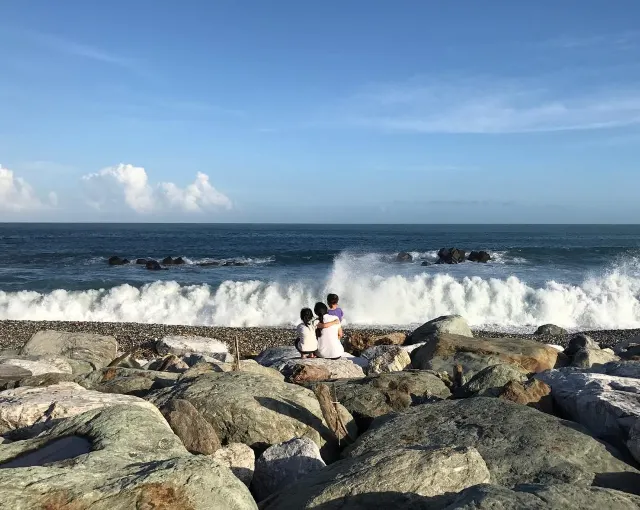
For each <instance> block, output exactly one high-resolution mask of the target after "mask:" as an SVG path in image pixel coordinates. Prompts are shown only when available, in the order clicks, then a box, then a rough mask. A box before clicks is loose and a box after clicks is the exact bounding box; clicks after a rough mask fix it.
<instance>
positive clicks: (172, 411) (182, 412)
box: [160, 399, 221, 455]
mask: <svg viewBox="0 0 640 510" xmlns="http://www.w3.org/2000/svg"><path fill="white" fill-rule="evenodd" d="M160 411H161V412H162V415H163V416H164V417H165V419H166V420H167V423H168V424H169V426H170V427H171V430H173V432H175V434H176V436H178V437H179V438H180V439H181V440H182V444H184V446H185V448H186V449H187V450H189V451H190V452H191V453H200V454H202V455H211V454H212V453H214V452H215V451H216V450H218V449H219V448H220V446H221V445H220V439H218V435H217V434H216V431H215V430H214V429H213V427H212V426H211V425H210V424H209V422H208V421H207V420H205V419H204V418H203V417H202V416H200V413H198V410H197V409H196V408H195V407H193V406H192V405H191V403H189V402H188V401H187V400H180V399H176V400H170V401H169V402H167V403H166V404H165V405H164V406H163V407H162V408H161V409H160Z"/></svg>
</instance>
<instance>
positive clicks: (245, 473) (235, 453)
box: [211, 443, 256, 487]
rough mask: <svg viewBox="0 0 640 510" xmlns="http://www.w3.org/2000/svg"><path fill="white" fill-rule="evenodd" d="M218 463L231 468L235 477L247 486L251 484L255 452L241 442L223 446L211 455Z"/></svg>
mask: <svg viewBox="0 0 640 510" xmlns="http://www.w3.org/2000/svg"><path fill="white" fill-rule="evenodd" d="M211 458H213V459H214V460H216V461H217V462H218V463H220V464H222V465H223V466H226V467H228V468H229V469H231V472H232V473H233V474H234V475H235V477H236V478H237V479H238V480H240V481H241V482H242V483H243V484H245V485H246V486H247V487H249V486H250V485H251V481H252V480H253V473H254V470H255V464H256V454H255V453H253V450H252V449H251V447H249V446H247V445H246V444H242V443H231V444H229V445H227V446H223V447H222V448H220V449H219V450H216V452H215V453H214V454H213V455H212V456H211Z"/></svg>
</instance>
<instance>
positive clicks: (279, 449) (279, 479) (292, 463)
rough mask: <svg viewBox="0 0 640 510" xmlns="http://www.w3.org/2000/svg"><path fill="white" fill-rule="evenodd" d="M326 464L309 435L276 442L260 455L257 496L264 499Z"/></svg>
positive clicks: (255, 489)
mask: <svg viewBox="0 0 640 510" xmlns="http://www.w3.org/2000/svg"><path fill="white" fill-rule="evenodd" d="M324 467H326V464H325V463H324V461H323V460H322V457H321V456H320V450H318V445H316V444H315V443H314V442H313V441H311V440H310V439H308V438H298V439H292V440H291V441H286V442H284V443H280V444H276V445H273V446H271V447H269V448H267V450H266V451H265V452H264V453H263V454H262V455H260V457H259V458H258V460H257V461H256V470H255V473H254V476H253V484H252V486H251V488H252V490H253V494H254V495H255V496H256V500H257V501H262V500H263V499H266V498H267V497H269V496H271V495H272V494H274V493H276V492H278V491H279V490H281V489H283V488H284V487H286V486H287V485H291V484H292V483H295V482H297V481H298V480H300V479H302V478H306V477H308V476H309V474H310V473H313V472H314V471H318V470H319V469H322V468H324Z"/></svg>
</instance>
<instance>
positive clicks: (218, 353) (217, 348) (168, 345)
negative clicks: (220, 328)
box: [156, 336, 233, 362]
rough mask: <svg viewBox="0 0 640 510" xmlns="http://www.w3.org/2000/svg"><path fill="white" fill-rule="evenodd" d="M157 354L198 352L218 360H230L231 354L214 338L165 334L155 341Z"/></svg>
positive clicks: (180, 354)
mask: <svg viewBox="0 0 640 510" xmlns="http://www.w3.org/2000/svg"><path fill="white" fill-rule="evenodd" d="M156 350H157V351H158V354H160V355H165V354H175V355H176V356H185V355H190V354H199V355H201V356H210V357H211V358H214V359H216V360H218V361H222V362H231V361H233V356H231V355H230V354H229V349H228V348H227V344H225V343H224V342H221V341H220V340H216V339H215V338H205V337H201V336H165V337H164V338H162V339H161V340H158V342H157V343H156Z"/></svg>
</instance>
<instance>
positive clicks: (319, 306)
mask: <svg viewBox="0 0 640 510" xmlns="http://www.w3.org/2000/svg"><path fill="white" fill-rule="evenodd" d="M313 311H314V312H315V313H316V315H317V316H318V323H317V324H316V328H318V356H320V357H321V358H328V359H339V358H340V357H341V356H342V355H343V354H344V347H343V346H342V343H341V342H340V337H341V336H342V328H341V327H340V320H339V319H338V318H337V317H336V316H335V315H329V309H328V308H327V305H325V304H324V303H316V306H315V308H314V309H313Z"/></svg>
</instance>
